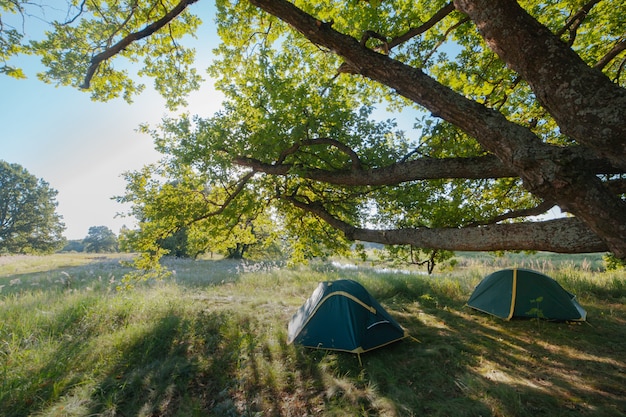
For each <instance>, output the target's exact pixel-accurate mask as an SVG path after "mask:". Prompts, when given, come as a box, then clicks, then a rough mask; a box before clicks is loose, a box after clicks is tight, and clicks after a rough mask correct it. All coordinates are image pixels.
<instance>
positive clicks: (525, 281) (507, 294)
mask: <svg viewBox="0 0 626 417" xmlns="http://www.w3.org/2000/svg"><path fill="white" fill-rule="evenodd" d="M467 305H468V306H469V307H472V308H474V309H476V310H479V311H483V312H485V313H489V314H493V315H494V316H497V317H500V318H503V319H505V320H510V319H511V318H513V317H521V318H523V317H526V318H534V317H541V318H545V319H547V320H555V321H585V319H586V317H587V312H586V311H585V310H584V309H583V308H582V307H581V306H580V304H578V301H576V296H575V295H574V294H571V293H569V292H567V291H566V290H564V289H563V287H561V286H560V285H559V283H558V282H556V281H555V280H554V279H552V278H550V277H548V276H546V275H544V274H541V273H539V272H536V271H531V270H529V269H504V270H502V271H497V272H494V273H493V274H491V275H488V276H486V277H485V278H484V279H483V280H482V281H481V282H480V284H478V285H477V286H476V288H475V289H474V292H473V293H472V295H471V297H470V298H469V300H468V301H467Z"/></svg>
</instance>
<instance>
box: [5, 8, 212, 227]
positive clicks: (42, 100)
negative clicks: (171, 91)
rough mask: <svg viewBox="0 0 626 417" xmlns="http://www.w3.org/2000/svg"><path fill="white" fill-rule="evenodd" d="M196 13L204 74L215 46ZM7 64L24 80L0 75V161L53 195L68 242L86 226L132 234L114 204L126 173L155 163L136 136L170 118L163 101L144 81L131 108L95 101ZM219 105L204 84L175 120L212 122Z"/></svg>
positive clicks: (24, 61) (146, 141)
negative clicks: (144, 126)
mask: <svg viewBox="0 0 626 417" xmlns="http://www.w3.org/2000/svg"><path fill="white" fill-rule="evenodd" d="M192 7H193V8H194V9H196V10H194V11H196V12H197V11H198V10H201V9H200V8H199V7H194V6H192ZM192 10H193V9H192ZM201 12H202V14H204V16H202V19H203V20H204V21H205V24H204V25H203V28H202V31H200V32H199V34H198V38H199V39H198V40H194V43H195V44H198V45H200V44H202V45H204V46H203V47H202V49H200V48H199V47H198V48H197V49H198V50H197V55H198V58H199V60H198V61H199V63H198V68H200V69H203V68H205V67H206V66H207V64H208V62H209V60H210V51H211V49H212V48H213V47H214V46H216V42H217V39H216V35H214V34H213V33H212V32H213V28H212V19H213V15H212V14H211V15H209V14H208V11H205V10H201ZM26 29H27V32H28V30H29V27H28V26H26ZM11 64H13V65H15V66H19V67H21V68H22V69H23V70H24V72H25V73H26V75H27V77H28V79H26V80H15V79H12V78H9V77H6V76H3V75H0V92H1V97H2V99H1V100H0V123H1V126H2V129H1V131H0V159H2V160H5V161H7V162H9V163H17V164H20V165H22V166H23V167H24V168H25V169H27V170H28V171H29V172H30V173H31V174H33V175H35V176H36V177H37V178H42V179H43V180H45V181H47V182H48V183H49V184H50V186H51V187H52V188H54V189H55V190H57V191H58V195H57V202H58V210H57V212H58V213H59V214H60V215H62V216H63V221H64V223H65V225H66V231H65V236H66V237H67V238H68V239H82V238H84V237H85V236H86V235H87V233H88V230H89V227H91V226H107V227H109V228H110V229H111V230H113V232H114V233H116V234H118V232H119V229H120V228H121V227H122V226H123V225H126V226H128V227H133V226H134V225H135V221H134V220H133V219H129V218H116V217H115V216H116V213H118V212H124V211H126V210H127V209H128V207H126V206H123V205H120V204H118V203H117V202H115V201H114V200H112V199H111V198H112V197H113V196H116V195H121V194H122V193H123V192H124V189H125V182H124V180H123V179H122V177H121V174H122V173H123V172H125V171H129V170H137V169H139V168H141V167H142V166H143V165H145V164H147V163H151V162H154V161H156V160H157V159H158V158H159V154H158V153H157V152H156V151H154V149H153V144H152V139H151V138H150V137H149V136H148V135H144V134H140V133H138V132H136V129H137V127H138V126H139V125H140V124H141V123H149V124H151V125H153V126H155V125H156V124H158V123H159V121H160V120H161V118H162V117H163V116H164V115H166V114H170V115H171V113H168V112H166V107H165V104H164V100H163V98H161V97H160V96H159V95H158V94H157V93H155V92H154V91H152V90H151V89H150V81H148V82H147V83H146V84H147V86H148V88H146V91H144V93H142V94H141V95H140V96H138V97H136V98H135V101H134V103H133V104H130V105H129V104H127V103H126V102H124V101H123V100H122V99H117V100H113V101H110V102H107V103H99V102H93V101H91V99H90V97H89V94H88V93H85V92H81V91H78V90H76V89H73V88H70V87H58V88H56V87H54V86H51V85H48V84H45V83H43V82H41V81H39V80H38V79H37V76H36V73H37V72H38V71H40V70H41V68H42V67H41V65H40V64H39V62H38V60H37V59H36V58H32V57H27V58H19V59H15V60H13V61H11ZM201 73H202V74H204V71H203V70H202V71H201ZM205 78H208V77H206V76H205ZM221 101H222V99H221V97H220V95H219V94H218V93H216V92H215V90H214V89H213V88H212V85H211V82H210V80H207V82H205V83H204V85H203V86H202V88H201V90H200V91H198V92H195V93H194V94H192V96H191V97H190V98H189V106H188V108H186V109H179V110H177V111H176V112H175V114H179V113H181V112H183V111H188V112H190V113H192V114H200V115H203V116H209V115H212V114H213V113H214V112H215V111H217V110H218V109H219V107H220V103H221Z"/></svg>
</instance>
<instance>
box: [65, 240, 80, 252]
mask: <svg viewBox="0 0 626 417" xmlns="http://www.w3.org/2000/svg"><path fill="white" fill-rule="evenodd" d="M84 251H85V245H84V244H83V241H82V240H70V241H68V242H67V244H66V245H65V246H63V249H61V252H84Z"/></svg>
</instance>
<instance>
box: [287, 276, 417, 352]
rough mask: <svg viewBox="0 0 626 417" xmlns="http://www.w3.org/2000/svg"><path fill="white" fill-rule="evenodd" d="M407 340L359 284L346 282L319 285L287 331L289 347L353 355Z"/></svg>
mask: <svg viewBox="0 0 626 417" xmlns="http://www.w3.org/2000/svg"><path fill="white" fill-rule="evenodd" d="M407 336H408V334H407V333H406V332H405V331H404V329H403V328H402V327H401V326H400V325H399V324H398V323H397V322H396V321H395V320H394V319H393V317H391V316H390V315H389V313H388V312H387V311H385V309H384V308H383V307H382V306H381V305H380V304H379V303H378V301H376V300H375V299H374V298H373V297H372V296H371V295H370V294H369V293H368V292H367V290H366V289H365V288H364V287H363V286H362V285H361V284H359V283H358V282H356V281H352V280H347V279H343V280H337V281H326V282H322V283H320V284H319V285H318V286H317V288H316V289H315V291H314V292H313V294H312V295H311V297H309V299H308V300H307V301H306V302H305V303H304V304H303V305H302V306H301V307H300V308H299V309H298V311H297V312H296V314H294V316H293V317H292V318H291V320H290V322H289V328H288V342H289V343H298V344H301V345H303V346H306V347H310V348H316V349H328V350H339V351H345V352H352V353H356V354H361V353H363V352H367V351H369V350H372V349H376V348H379V347H381V346H385V345H388V344H390V343H393V342H395V341H398V340H400V339H403V338H405V337H407ZM359 359H360V357H359Z"/></svg>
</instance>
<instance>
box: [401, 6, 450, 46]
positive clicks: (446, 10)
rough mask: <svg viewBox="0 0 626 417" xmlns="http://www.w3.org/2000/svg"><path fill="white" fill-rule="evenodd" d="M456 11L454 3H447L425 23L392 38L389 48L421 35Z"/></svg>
mask: <svg viewBox="0 0 626 417" xmlns="http://www.w3.org/2000/svg"><path fill="white" fill-rule="evenodd" d="M453 11H454V4H452V3H448V4H446V5H445V6H444V7H443V8H441V9H440V10H439V11H438V12H437V13H435V14H434V15H433V17H431V18H430V19H428V21H427V22H426V23H424V24H423V25H421V26H418V27H416V28H411V29H409V30H408V31H407V32H405V33H404V34H402V35H400V36H398V37H396V38H394V39H392V40H391V41H390V42H389V49H392V48H395V47H396V46H398V45H400V44H402V43H404V42H406V41H408V40H410V39H412V38H414V37H416V36H418V35H421V34H422V33H424V32H426V31H427V30H428V29H430V28H432V27H433V26H435V25H436V24H437V23H439V22H440V21H441V20H443V18H445V17H446V16H447V15H449V14H450V13H452V12H453Z"/></svg>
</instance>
